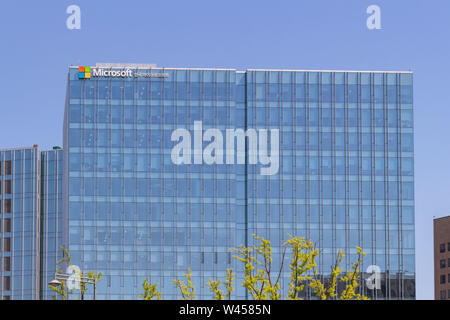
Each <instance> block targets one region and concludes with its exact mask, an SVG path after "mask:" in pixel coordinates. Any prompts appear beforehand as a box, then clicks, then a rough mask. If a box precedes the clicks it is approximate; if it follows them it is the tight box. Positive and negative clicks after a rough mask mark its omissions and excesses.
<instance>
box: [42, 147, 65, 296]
mask: <svg viewBox="0 0 450 320" xmlns="http://www.w3.org/2000/svg"><path fill="white" fill-rule="evenodd" d="M62 158H63V152H62V150H59V149H56V150H50V151H42V152H41V163H40V166H41V216H40V218H41V227H40V230H41V238H40V248H41V255H40V259H41V262H40V293H39V294H40V299H42V300H50V299H52V298H53V296H54V295H55V294H54V293H53V291H52V290H51V289H50V288H49V287H48V283H49V282H50V281H52V280H53V279H54V278H55V272H56V262H57V261H58V260H60V259H61V258H62V250H61V249H60V246H61V245H62V171H63V170H62V169H63V166H62Z"/></svg>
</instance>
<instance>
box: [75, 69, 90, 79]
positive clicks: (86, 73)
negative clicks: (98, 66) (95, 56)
mask: <svg viewBox="0 0 450 320" xmlns="http://www.w3.org/2000/svg"><path fill="white" fill-rule="evenodd" d="M90 78H91V67H78V79H90Z"/></svg>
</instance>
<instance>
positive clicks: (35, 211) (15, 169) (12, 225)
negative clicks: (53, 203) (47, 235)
mask: <svg viewBox="0 0 450 320" xmlns="http://www.w3.org/2000/svg"><path fill="white" fill-rule="evenodd" d="M38 163H39V151H38V150H37V148H25V149H13V150H2V151H0V186H1V187H0V208H1V209H0V227H1V230H0V231H1V232H0V241H1V247H0V261H1V264H0V266H1V269H0V276H1V277H0V278H1V280H0V281H1V286H0V297H1V298H2V299H4V300H9V299H17V300H24V299H27V300H30V299H38V298H39V221H40V219H39V212H40V211H39V207H40V206H39V204H40V194H39V187H40V185H39V184H40V174H39V172H40V171H39V166H38Z"/></svg>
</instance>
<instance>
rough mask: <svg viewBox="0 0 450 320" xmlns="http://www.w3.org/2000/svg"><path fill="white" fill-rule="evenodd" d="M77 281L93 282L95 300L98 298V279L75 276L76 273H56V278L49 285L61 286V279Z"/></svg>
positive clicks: (83, 282)
mask: <svg viewBox="0 0 450 320" xmlns="http://www.w3.org/2000/svg"><path fill="white" fill-rule="evenodd" d="M68 280H70V281H75V282H79V283H81V284H92V285H93V286H94V300H97V279H95V278H94V279H90V278H88V279H85V278H84V277H83V278H81V277H79V276H74V275H69V274H64V273H55V279H53V280H52V281H50V282H49V283H48V285H49V286H51V287H55V288H56V287H59V286H60V285H61V281H64V282H66V281H68Z"/></svg>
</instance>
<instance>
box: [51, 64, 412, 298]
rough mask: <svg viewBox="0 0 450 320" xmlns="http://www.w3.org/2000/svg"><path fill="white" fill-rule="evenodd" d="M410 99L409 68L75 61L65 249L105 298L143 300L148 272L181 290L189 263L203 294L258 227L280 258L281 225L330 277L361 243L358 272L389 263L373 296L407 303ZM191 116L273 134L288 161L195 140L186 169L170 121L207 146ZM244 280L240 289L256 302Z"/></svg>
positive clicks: (170, 293) (67, 121) (165, 288)
mask: <svg viewBox="0 0 450 320" xmlns="http://www.w3.org/2000/svg"><path fill="white" fill-rule="evenodd" d="M412 96H413V93H412V74H411V73H409V72H363V71H361V72H359V71H342V72H340V71H301V70H247V71H236V70H233V69H173V68H156V67H155V66H154V65H152V66H145V65H113V64H111V65H108V64H103V65H97V66H96V67H92V68H91V67H82V68H79V67H71V68H70V71H69V75H68V86H67V100H66V107H65V117H64V151H63V154H64V156H63V158H64V161H63V164H64V167H63V172H62V175H63V183H62V188H63V190H62V204H63V206H62V212H63V221H62V225H61V228H62V237H63V244H64V246H65V247H67V248H68V249H69V251H70V253H71V256H72V262H73V263H74V264H75V265H78V266H80V267H81V269H83V270H84V271H88V270H95V271H96V272H103V274H104V277H103V278H104V280H103V281H101V282H100V283H99V290H98V298H101V299H135V298H136V294H138V293H139V292H140V291H141V284H142V281H143V280H144V279H145V278H146V277H150V279H151V281H152V282H157V283H159V288H160V291H162V292H163V293H164V296H163V297H164V298H165V299H176V298H179V296H178V293H177V291H176V290H175V287H174V285H173V279H174V278H178V277H183V274H184V273H185V272H186V270H187V268H188V267H191V269H192V274H193V283H194V285H195V286H196V291H197V293H198V298H204V299H209V298H211V293H210V292H209V291H208V290H207V286H206V283H207V281H208V280H209V278H219V279H224V278H225V272H226V269H227V268H233V269H234V270H235V271H236V272H238V270H241V266H240V263H238V262H237V261H236V260H235V259H233V258H232V257H231V254H230V252H229V248H232V247H237V246H239V245H240V244H246V245H251V244H253V240H252V236H251V235H252V234H253V233H255V234H258V235H260V236H264V237H266V238H268V239H270V240H271V241H272V244H273V245H274V256H275V257H274V263H275V265H276V264H277V257H279V256H280V251H281V250H280V246H281V244H282V243H283V242H284V241H285V240H286V239H287V235H288V234H292V235H298V236H305V237H307V238H310V239H312V240H313V241H314V242H315V243H316V244H317V246H318V247H319V248H320V250H321V255H320V266H321V268H322V269H321V272H322V274H323V275H324V276H325V277H326V276H327V274H329V272H330V267H331V265H332V263H333V262H334V257H335V254H336V252H337V250H338V249H343V250H344V252H345V253H346V254H347V255H346V260H345V264H346V265H345V266H344V268H345V267H349V266H350V262H351V261H352V260H353V259H354V255H355V253H356V249H355V247H356V246H360V247H362V248H363V250H364V252H366V253H367V257H366V258H365V261H364V266H363V271H365V270H366V269H367V267H368V266H369V265H376V266H378V267H379V268H380V270H381V272H382V281H381V288H379V289H378V290H369V289H368V288H367V287H366V285H365V282H364V281H362V283H361V285H362V286H363V293H364V294H366V295H368V296H369V297H371V298H373V299H411V298H414V297H415V266H414V189H413V188H414V176H413V173H414V170H413V168H414V149H413V99H412ZM196 121H201V122H202V126H203V130H207V129H212V128H214V129H217V130H219V131H220V132H223V133H224V132H226V130H227V129H229V128H232V129H237V128H241V129H243V130H248V129H251V128H254V129H278V130H279V143H280V150H279V170H278V171H277V172H276V173H275V174H273V175H261V168H262V167H265V166H263V165H261V164H252V163H251V162H250V161H249V159H248V157H247V158H246V161H245V163H244V164H226V163H225V162H224V163H225V164H217V163H215V164H212V165H209V164H206V163H204V162H203V163H200V162H199V161H196V160H195V159H196V157H197V159H198V152H196V150H195V148H194V152H193V153H192V154H191V159H192V162H191V163H192V164H179V165H176V164H174V162H173V160H172V149H173V147H174V146H175V145H176V144H177V143H178V142H177V141H176V139H172V137H173V132H174V131H175V130H177V129H180V128H183V129H186V130H187V131H189V132H191V133H192V135H193V138H192V141H193V144H195V143H200V144H202V140H205V141H203V144H202V147H203V148H205V147H206V146H207V145H208V144H209V142H208V141H212V140H208V139H206V138H205V137H203V139H202V136H201V135H200V138H198V137H196V136H195V130H194V122H196ZM198 139H200V140H198ZM194 140H195V141H194ZM259 143H261V142H260V141H259ZM246 148H247V151H248V148H249V145H248V144H247V146H246ZM228 151H229V150H226V152H228ZM205 152H206V151H205ZM247 153H248V152H247ZM216 155H217V154H216ZM200 158H201V153H200ZM235 163H236V161H235ZM58 168H59V167H58ZM52 170H53V171H52V172H53V173H54V174H56V175H58V174H59V172H56V171H54V170H55V169H54V168H53V169H52ZM54 190H55V191H56V190H59V189H54ZM55 205H56V206H57V205H59V203H58V204H55ZM52 212H56V211H52ZM53 223H54V222H52V225H54V224H53ZM55 223H56V222H55ZM58 223H59V222H58ZM58 230H59V229H58ZM274 268H275V266H274ZM286 271H288V270H287V269H286ZM242 278H243V275H242V273H240V272H238V273H237V277H236V281H237V283H239V284H237V285H235V288H236V291H235V293H234V296H233V298H234V299H246V298H248V296H247V295H246V292H245V290H244V289H243V288H242V287H240V283H242ZM288 281H289V275H288V273H287V272H286V273H285V274H284V276H283V281H282V290H283V292H284V293H286V292H287V286H288ZM304 295H305V297H306V298H309V297H311V293H310V292H308V291H306V292H305V293H304ZM284 296H285V294H284Z"/></svg>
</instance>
